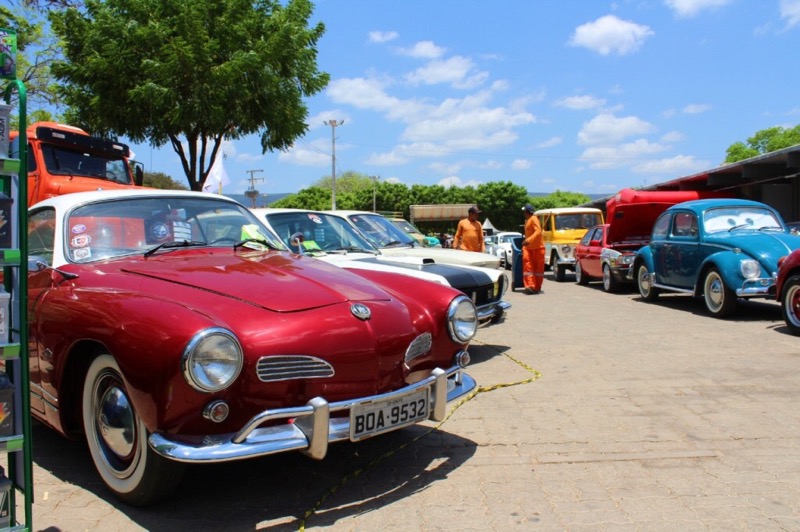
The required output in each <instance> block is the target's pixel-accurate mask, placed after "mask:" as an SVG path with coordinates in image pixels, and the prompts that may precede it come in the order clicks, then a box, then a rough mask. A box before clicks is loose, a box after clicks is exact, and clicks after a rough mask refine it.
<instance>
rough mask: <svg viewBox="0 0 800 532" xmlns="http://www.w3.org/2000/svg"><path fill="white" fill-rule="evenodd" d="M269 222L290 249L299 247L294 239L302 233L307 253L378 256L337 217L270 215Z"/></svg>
mask: <svg viewBox="0 0 800 532" xmlns="http://www.w3.org/2000/svg"><path fill="white" fill-rule="evenodd" d="M266 220H267V221H268V222H269V225H270V227H272V230H273V231H275V233H277V235H278V237H279V238H280V239H281V240H282V241H283V243H284V244H286V245H287V246H288V247H289V248H290V249H295V248H296V246H295V245H293V244H292V236H293V235H296V234H297V233H300V234H302V235H303V248H304V249H305V250H306V251H318V250H321V251H325V252H327V253H346V252H348V251H363V252H367V253H377V250H376V249H375V247H374V246H372V244H370V243H369V242H367V240H366V239H365V238H364V237H362V236H361V235H360V234H358V231H356V230H355V229H353V227H352V226H351V225H350V224H348V223H347V221H345V220H343V219H342V218H340V217H338V216H334V215H331V214H325V213H317V212H276V213H268V214H267V215H266Z"/></svg>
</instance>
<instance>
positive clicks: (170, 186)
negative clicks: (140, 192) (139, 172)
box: [142, 172, 186, 190]
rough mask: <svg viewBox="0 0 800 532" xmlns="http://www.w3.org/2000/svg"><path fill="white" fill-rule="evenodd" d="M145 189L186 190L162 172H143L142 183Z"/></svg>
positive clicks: (184, 186)
mask: <svg viewBox="0 0 800 532" xmlns="http://www.w3.org/2000/svg"><path fill="white" fill-rule="evenodd" d="M142 184H143V185H144V186H146V187H151V188H160V189H162V190H186V185H183V184H181V183H178V182H177V181H175V180H174V179H172V178H171V177H170V176H168V175H167V174H165V173H163V172H145V173H144V181H143V183H142Z"/></svg>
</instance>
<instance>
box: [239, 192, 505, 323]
mask: <svg viewBox="0 0 800 532" xmlns="http://www.w3.org/2000/svg"><path fill="white" fill-rule="evenodd" d="M250 210H251V211H252V212H253V213H254V214H255V215H256V217H257V218H258V219H259V221H261V222H263V223H264V224H265V225H266V226H267V228H268V229H269V230H270V231H271V232H272V233H274V234H275V236H277V237H278V238H279V239H280V240H281V241H283V243H284V244H286V245H287V246H289V248H290V249H291V250H293V251H297V252H299V253H303V254H306V255H310V256H313V257H316V258H318V259H321V260H324V261H326V262H330V263H333V264H336V265H338V266H341V267H342V268H347V269H366V270H379V271H385V272H392V273H399V274H402V275H409V276H412V277H417V278H422V279H426V280H428V281H432V282H435V283H439V284H443V285H446V286H451V287H453V288H455V289H457V290H461V291H462V292H464V293H465V294H466V295H468V296H469V297H470V299H472V301H473V303H475V306H476V308H477V309H478V321H479V322H480V324H481V325H486V324H488V323H497V322H499V321H501V320H502V318H503V316H504V315H505V312H506V310H508V309H509V308H511V304H510V303H508V302H506V301H503V295H504V294H505V292H506V290H508V287H509V281H508V277H506V275H505V274H504V273H502V272H500V271H498V270H496V269H489V268H480V267H474V266H467V265H458V266H457V265H453V264H441V263H437V262H435V261H433V260H431V259H429V258H428V259H426V258H422V257H393V256H387V255H385V254H384V253H382V252H381V251H380V250H378V249H376V248H375V247H374V246H373V245H372V244H370V243H369V241H368V240H366V239H365V238H364V237H363V236H362V235H361V234H360V233H359V232H358V231H357V230H356V229H355V228H354V227H353V226H351V225H350V224H349V223H348V222H347V220H345V219H343V218H341V217H339V216H336V215H333V214H331V213H326V212H321V211H309V210H304V209H269V208H266V209H263V208H262V209H250ZM424 249H425V250H426V251H432V249H431V248H424ZM434 251H435V250H434Z"/></svg>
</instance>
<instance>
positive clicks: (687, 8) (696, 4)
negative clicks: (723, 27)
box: [664, 0, 731, 18]
mask: <svg viewBox="0 0 800 532" xmlns="http://www.w3.org/2000/svg"><path fill="white" fill-rule="evenodd" d="M730 3H731V0H664V4H666V6H667V7H669V8H670V9H672V10H673V11H675V14H676V15H678V16H679V17H686V18H689V17H693V16H695V15H697V14H698V13H699V12H700V11H703V10H706V9H716V8H719V7H723V6H726V5H728V4H730Z"/></svg>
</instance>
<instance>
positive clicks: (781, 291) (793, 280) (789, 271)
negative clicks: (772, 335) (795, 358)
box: [775, 250, 800, 336]
mask: <svg viewBox="0 0 800 532" xmlns="http://www.w3.org/2000/svg"><path fill="white" fill-rule="evenodd" d="M775 294H776V299H777V300H778V302H779V303H780V304H781V313H782V314H783V321H785V322H786V327H787V328H788V329H789V332H790V333H792V334H794V335H795V336H800V250H795V251H792V252H791V253H790V254H789V255H788V256H787V257H783V258H781V259H780V260H779V261H778V280H777V281H776V282H775Z"/></svg>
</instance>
